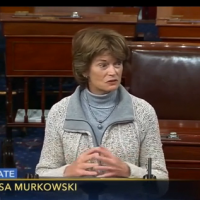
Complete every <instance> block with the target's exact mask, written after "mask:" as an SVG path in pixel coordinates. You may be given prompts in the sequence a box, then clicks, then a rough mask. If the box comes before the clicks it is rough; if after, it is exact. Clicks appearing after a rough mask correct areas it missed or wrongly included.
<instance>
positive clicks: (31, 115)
mask: <svg viewBox="0 0 200 200" xmlns="http://www.w3.org/2000/svg"><path fill="white" fill-rule="evenodd" d="M48 113H49V110H44V116H45V120H46V119H47V115H48ZM27 115H28V121H29V122H41V116H42V110H39V109H28V111H27ZM24 116H25V110H24V109H18V110H17V114H16V117H15V122H24Z"/></svg>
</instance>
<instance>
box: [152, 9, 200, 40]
mask: <svg viewBox="0 0 200 200" xmlns="http://www.w3.org/2000/svg"><path fill="white" fill-rule="evenodd" d="M199 10H200V7H157V17H156V26H157V27H158V32H159V37H160V38H161V39H162V41H165V42H169V41H174V42H199V41H200V12H199Z"/></svg>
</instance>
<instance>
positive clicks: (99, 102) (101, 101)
mask: <svg viewBox="0 0 200 200" xmlns="http://www.w3.org/2000/svg"><path fill="white" fill-rule="evenodd" d="M83 92H84V98H85V100H86V101H87V99H88V102H89V104H90V106H92V107H95V108H111V107H113V106H114V105H116V103H117V93H118V90H114V91H112V92H109V93H108V94H103V95H97V94H94V93H91V92H90V91H89V90H88V89H87V88H86V89H84V91H83Z"/></svg>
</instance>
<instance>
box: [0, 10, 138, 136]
mask: <svg viewBox="0 0 200 200" xmlns="http://www.w3.org/2000/svg"><path fill="white" fill-rule="evenodd" d="M17 9H18V7H15V8H11V7H0V11H1V13H0V21H1V23H2V27H3V35H4V36H5V38H6V56H5V58H6V77H7V127H10V128H12V127H44V125H45V117H44V110H45V88H44V83H45V78H47V77H59V78H60V79H62V78H65V77H73V72H72V65H71V64H72V58H71V45H72V37H73V35H74V34H75V33H76V32H77V31H78V30H80V29H83V28H86V27H91V26H93V27H99V28H110V29H114V30H116V31H118V32H119V33H121V34H122V35H124V36H125V37H126V38H127V40H130V41H133V40H134V39H135V37H136V23H137V16H138V13H139V8H134V7H127V8H126V7H125V8H123V7H121V8H120V7H117V8H112V7H110V8H108V7H19V9H20V10H17ZM10 12H12V13H10ZM75 12H77V13H75ZM77 14H78V15H77ZM73 15H74V16H73ZM36 77H37V78H38V77H40V78H42V91H41V110H42V116H41V122H37V123H30V122H29V119H28V115H27V110H28V108H29V104H28V103H29V96H28V92H30V90H29V79H30V78H36ZM16 78H22V79H23V82H24V87H23V91H22V93H23V95H24V97H23V98H24V106H23V108H24V109H25V116H24V122H23V123H22V122H21V123H19V122H15V121H14V119H15V115H16V111H13V109H12V107H13V97H12V85H13V82H12V81H13V80H14V79H16ZM125 79H126V77H125ZM61 82H62V81H60V83H61ZM61 93H62V89H61V87H60V91H59V98H62V94H61ZM7 132H8V135H9V136H10V135H11V134H9V132H10V131H7Z"/></svg>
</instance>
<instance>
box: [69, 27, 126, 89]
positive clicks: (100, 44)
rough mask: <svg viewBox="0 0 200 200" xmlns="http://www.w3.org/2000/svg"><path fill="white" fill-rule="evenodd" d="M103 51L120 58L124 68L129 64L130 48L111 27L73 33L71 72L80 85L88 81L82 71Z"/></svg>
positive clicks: (122, 37)
mask: <svg viewBox="0 0 200 200" xmlns="http://www.w3.org/2000/svg"><path fill="white" fill-rule="evenodd" d="M105 51H108V52H109V53H111V55H113V56H114V57H115V58H117V59H120V60H121V61H122V62H123V66H124V68H126V67H127V65H129V56H130V49H129V47H128V45H127V41H126V39H125V38H124V36H122V35H121V34H119V33H118V32H116V31H114V30H111V29H103V28H102V29H97V28H86V29H82V30H80V31H78V32H77V33H76V34H75V35H74V38H73V41H72V57H73V73H74V76H75V79H76V81H77V82H78V83H79V84H80V85H81V86H83V87H85V86H86V85H87V82H88V80H87V78H85V77H84V76H83V73H85V72H87V71H88V70H89V67H90V64H91V62H92V60H93V59H94V58H95V57H96V56H98V55H101V54H103V53H104V52H105Z"/></svg>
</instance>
